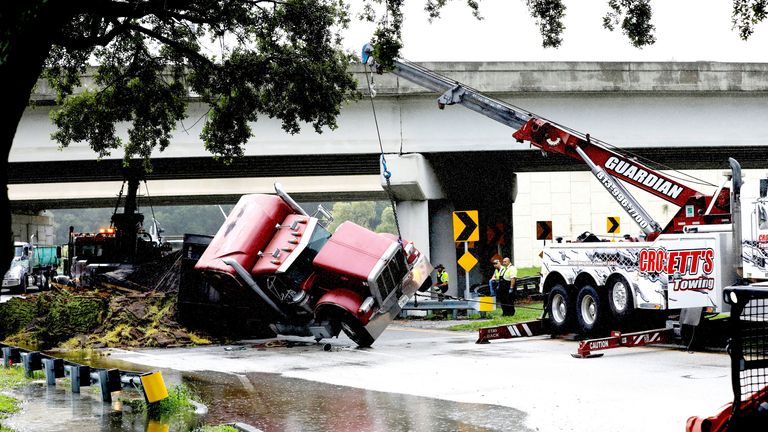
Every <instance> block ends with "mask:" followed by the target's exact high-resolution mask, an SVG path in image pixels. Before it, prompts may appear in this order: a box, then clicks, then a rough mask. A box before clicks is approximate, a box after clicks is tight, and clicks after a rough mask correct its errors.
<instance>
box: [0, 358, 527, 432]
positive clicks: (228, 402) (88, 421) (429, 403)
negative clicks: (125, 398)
mask: <svg viewBox="0 0 768 432" xmlns="http://www.w3.org/2000/svg"><path fill="white" fill-rule="evenodd" d="M71 360H75V359H74V358H73V359H71ZM76 361H78V362H80V363H83V364H88V363H90V364H91V365H92V366H98V367H118V368H120V369H124V370H134V371H142V370H147V368H146V367H141V366H136V365H133V364H130V363H126V362H122V361H115V360H111V359H110V358H109V357H106V358H103V357H102V358H98V359H92V360H89V361H84V360H83V359H77V360H76ZM162 372H163V376H164V377H166V383H167V384H168V385H169V386H171V385H173V384H177V383H179V382H183V383H184V384H186V385H187V386H189V387H190V388H191V389H192V390H193V392H194V393H196V394H197V395H199V398H200V399H201V402H203V403H204V404H206V405H207V406H208V410H209V411H208V414H207V415H206V416H205V417H204V418H202V419H199V418H196V417H194V416H191V417H190V418H186V419H174V420H173V421H166V422H165V423H158V422H155V421H152V420H148V419H147V418H146V416H145V415H143V414H138V413H130V412H125V411H121V410H120V409H119V408H120V407H119V406H114V405H115V404H113V405H110V404H103V403H102V402H101V399H100V394H99V393H98V391H97V390H91V389H89V388H87V387H84V388H83V390H82V391H83V393H82V394H81V395H73V394H72V393H71V392H70V391H69V390H68V389H65V386H64V385H63V384H62V383H61V382H59V383H58V384H57V386H56V387H51V388H48V387H47V386H46V385H45V383H35V384H33V385H30V386H27V387H26V388H24V389H22V390H20V391H19V392H17V395H18V394H20V395H21V396H22V399H23V400H24V401H25V402H24V405H23V410H24V411H23V412H22V413H21V414H19V415H15V416H13V417H11V418H10V419H7V420H5V422H6V423H7V425H8V426H10V427H13V428H15V429H16V430H18V431H19V432H26V431H52V432H53V431H72V430H76V431H78V432H97V431H110V432H111V431H140V432H146V431H168V432H174V431H188V430H193V429H194V428H195V427H197V426H198V425H199V421H200V420H202V422H204V423H205V424H220V423H231V422H234V421H240V422H244V423H248V424H251V425H253V426H255V427H257V428H259V429H262V430H263V431H265V432H273V431H277V432H283V431H286V432H293V431H297V432H299V431H300V432H312V431H336V432H347V431H349V432H353V431H354V432H357V431H361V430H365V431H372V432H378V431H381V432H389V431H430V432H431V431H436V430H451V431H464V432H482V431H502V430H504V431H509V430H513V431H529V430H530V429H527V428H526V427H525V426H524V425H523V421H524V419H525V413H523V412H521V411H519V410H515V409H513V408H507V407H501V406H495V405H482V404H467V403H457V402H449V401H443V400H437V399H431V398H424V397H417V396H410V395H403V394H395V393H385V392H376V391H369V390H362V389H357V388H352V387H344V386H336V385H330V384H323V383H317V382H313V381H306V380H301V379H296V378H286V377H282V376H280V375H275V374H263V373H248V374H247V375H235V374H224V373H215V372H192V373H188V372H185V373H179V372H176V371H169V370H162ZM371 379H376V378H375V377H371ZM113 399H114V400H118V398H117V394H114V395H113ZM4 424H5V423H4Z"/></svg>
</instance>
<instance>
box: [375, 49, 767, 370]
mask: <svg viewBox="0 0 768 432" xmlns="http://www.w3.org/2000/svg"><path fill="white" fill-rule="evenodd" d="M372 54H373V49H372V47H371V45H370V44H366V45H365V46H364V47H363V53H362V61H363V64H364V65H366V66H368V67H370V68H371V70H372V72H374V73H383V72H385V71H383V70H382V67H381V66H380V64H379V63H378V62H377V60H376V59H375V58H374V57H373V55H372ZM389 72H390V73H393V74H394V75H397V76H398V77H400V78H403V79H406V80H408V81H411V82H413V83H415V84H418V85H420V86H422V87H424V88H426V89H429V90H432V91H435V92H437V93H439V94H440V96H439V97H438V99H437V105H438V108H439V109H444V108H445V107H446V106H447V105H462V106H464V107H465V108H468V109H470V110H472V111H475V112H477V113H479V114H482V115H484V116H486V117H489V118H491V119H493V120H496V121H497V122H500V123H502V124H504V125H506V126H508V127H510V128H512V129H514V130H515V132H514V133H513V134H512V136H513V137H514V139H515V140H517V141H518V142H528V143H530V144H531V145H532V146H535V147H537V148H539V149H540V150H541V151H542V154H543V155H544V156H546V155H547V154H561V155H565V156H568V157H571V158H574V159H576V160H579V161H582V162H584V163H585V164H587V165H588V166H589V168H590V170H591V172H592V174H593V175H594V176H595V178H596V179H597V180H598V181H599V182H600V184H602V185H603V186H604V187H605V189H606V191H608V193H609V194H610V195H611V196H612V197H613V198H614V199H615V200H616V202H617V203H619V205H620V206H621V207H622V208H623V209H624V210H625V211H626V212H627V214H628V215H629V216H630V219H632V220H633V221H634V222H635V223H636V224H637V225H638V227H639V228H640V229H641V230H642V235H641V238H642V241H626V242H602V241H601V240H600V239H598V238H597V237H596V236H594V235H582V236H580V239H578V240H576V241H568V242H565V243H554V244H549V245H547V246H546V247H545V248H544V251H543V261H542V277H541V282H540V286H539V290H540V291H541V293H542V294H543V295H544V296H545V298H546V303H545V309H544V315H543V317H542V320H541V321H535V322H529V323H523V324H520V325H514V326H508V327H507V326H504V327H499V328H490V329H482V330H481V331H480V338H479V340H478V342H480V343H482V342H487V341H489V340H491V339H499V338H509V337H520V336H533V335H537V334H543V333H552V334H561V333H569V332H571V331H572V330H574V327H575V330H576V332H577V333H578V334H579V335H581V336H594V335H604V334H605V332H606V329H607V328H608V326H610V325H612V326H614V327H615V328H628V327H629V326H631V325H632V324H633V322H635V321H636V320H633V318H635V317H636V314H637V312H638V311H640V310H648V311H655V312H658V313H659V314H665V317H672V316H671V313H672V312H674V313H677V319H676V320H670V321H668V322H667V326H666V327H664V328H659V329H654V330H648V331H643V332H636V333H629V334H622V333H620V332H613V333H612V334H611V336H609V337H606V338H601V339H599V340H593V341H582V346H581V347H580V349H579V355H580V356H582V357H584V356H589V355H591V351H593V350H597V349H608V348H612V347H615V346H622V345H623V346H636V345H643V344H647V343H656V342H659V341H661V342H663V341H666V340H668V339H669V338H670V337H671V336H673V335H674V336H680V335H681V334H682V333H685V330H686V329H689V331H690V329H691V328H692V327H695V326H697V325H699V323H700V322H702V319H701V318H702V316H703V315H704V314H705V313H707V314H718V313H727V312H729V310H730V307H729V305H728V304H726V303H725V302H724V301H723V295H722V294H723V289H724V288H726V287H729V286H732V285H746V284H750V283H754V282H759V281H764V280H766V279H768V266H766V262H767V261H768V178H761V179H755V180H757V181H752V180H750V183H748V184H746V186H745V187H744V189H743V190H744V191H745V194H744V195H743V196H742V193H741V192H742V186H743V185H745V183H744V182H743V179H742V175H741V168H740V165H739V163H738V162H737V161H736V160H734V159H730V160H729V164H730V168H731V171H730V174H729V175H728V176H727V177H726V179H725V180H724V181H723V183H722V184H721V185H720V186H719V187H717V188H716V190H715V191H714V193H712V194H706V193H702V192H699V191H697V190H695V189H692V188H690V187H688V186H686V185H685V184H683V183H680V182H678V181H677V180H675V179H673V178H671V177H669V176H667V175H664V174H663V173H660V172H658V171H655V170H653V169H651V168H649V167H648V166H647V165H645V164H643V163H641V162H639V161H638V160H636V159H631V158H628V157H625V156H623V155H622V154H620V153H619V152H618V151H616V150H614V149H613V148H612V147H611V146H610V145H608V144H606V143H603V142H601V141H599V140H595V139H593V138H592V137H591V136H590V135H589V134H583V133H579V132H577V131H574V130H572V129H569V128H566V127H565V126H562V125H559V124H558V123H556V122H555V121H552V120H549V119H546V118H544V117H542V116H537V115H535V114H532V113H530V112H529V111H526V110H523V109H521V108H518V107H516V106H514V105H512V104H509V103H507V102H504V101H501V100H498V99H494V98H491V97H489V96H487V95H484V94H482V93H481V92H479V91H478V90H475V89H473V88H471V87H469V86H466V85H464V84H461V83H458V82H456V81H454V80H451V79H450V78H447V77H444V76H442V75H440V74H438V73H436V72H434V71H431V70H429V69H427V68H424V67H422V66H420V65H418V64H416V63H412V62H409V61H406V60H401V59H398V60H395V61H394V68H393V69H392V70H391V71H389ZM622 182H625V183H627V184H631V185H634V186H636V187H638V188H639V189H641V190H643V191H646V192H648V193H650V194H652V195H654V196H657V197H660V198H662V199H664V200H666V201H667V202H669V203H671V204H674V205H676V206H678V207H679V211H678V212H677V213H676V214H675V216H674V217H673V218H672V219H671V220H670V221H669V222H668V223H667V224H666V225H665V226H664V227H663V228H662V226H661V224H659V223H658V222H657V221H655V220H654V219H653V218H652V217H651V216H650V214H649V213H648V212H647V211H646V210H645V209H644V208H643V207H642V205H641V204H640V203H639V202H638V201H637V200H636V199H635V198H634V196H633V195H632V194H631V193H630V192H629V190H628V189H627V187H626V186H625V185H624V184H623V183H622ZM728 183H730V186H729V185H728ZM742 207H743V208H745V209H746V210H747V211H745V212H743V214H742V211H741V209H742ZM585 234H586V233H585ZM763 288H764V286H763ZM646 316H647V315H646Z"/></svg>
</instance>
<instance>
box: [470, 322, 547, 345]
mask: <svg viewBox="0 0 768 432" xmlns="http://www.w3.org/2000/svg"><path fill="white" fill-rule="evenodd" d="M547 333H549V332H548V330H547V328H546V324H545V323H544V321H543V320H540V319H537V320H532V321H525V322H521V323H517V324H509V325H503V326H498V327H485V328H481V329H480V330H479V335H478V338H477V341H476V342H475V343H478V344H486V343H490V341H492V340H494V339H513V338H521V337H531V336H539V335H543V334H547Z"/></svg>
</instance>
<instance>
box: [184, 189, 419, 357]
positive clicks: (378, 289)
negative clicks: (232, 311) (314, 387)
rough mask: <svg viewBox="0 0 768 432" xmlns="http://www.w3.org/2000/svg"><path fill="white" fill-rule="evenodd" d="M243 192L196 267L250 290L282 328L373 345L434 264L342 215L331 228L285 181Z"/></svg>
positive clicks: (221, 283)
mask: <svg viewBox="0 0 768 432" xmlns="http://www.w3.org/2000/svg"><path fill="white" fill-rule="evenodd" d="M275 191H276V192H277V195H276V196H275V195H263V194H252V195H244V196H243V197H241V198H240V201H239V202H238V203H237V205H236V206H235V208H234V209H233V210H232V212H230V214H229V216H228V217H227V219H226V221H225V222H224V225H223V226H222V227H221V228H220V229H219V231H218V233H216V236H215V237H214V238H213V240H212V241H211V243H210V245H209V246H208V247H207V249H206V250H205V252H204V253H203V255H202V256H201V257H200V260H199V261H198V263H197V264H196V265H195V269H196V270H198V271H200V272H201V273H202V275H203V278H204V279H205V280H206V281H207V282H208V283H210V284H211V286H213V287H214V288H215V289H217V290H228V291H231V292H232V291H234V292H237V291H242V290H244V289H245V290H252V291H253V292H255V293H256V294H257V296H258V298H259V301H260V302H261V303H263V306H264V308H263V310H262V311H255V313H264V314H266V315H268V316H266V317H261V318H263V319H264V320H265V321H266V322H269V323H271V324H270V327H271V329H272V330H273V331H274V332H275V333H277V334H282V335H296V336H313V337H314V338H315V339H316V340H318V341H319V340H321V339H324V338H332V337H335V336H338V335H339V333H340V332H341V331H342V330H343V331H344V332H345V333H346V334H347V336H349V338H350V339H352V340H353V341H354V342H355V343H356V344H357V345H359V346H363V347H365V346H370V345H371V344H372V343H373V342H374V341H375V340H376V338H378V337H379V335H381V333H382V332H383V331H384V329H385V328H386V327H387V325H389V324H390V323H391V322H392V320H393V319H394V318H395V317H396V316H397V315H398V314H399V313H400V311H401V309H402V307H403V305H404V304H405V303H406V302H407V301H408V299H409V298H410V297H411V296H412V295H413V294H414V293H415V292H416V290H418V289H419V288H421V287H422V286H423V285H428V284H430V283H431V280H430V276H429V275H430V273H431V271H432V266H431V264H430V263H429V261H428V260H427V259H426V257H425V256H424V255H422V254H421V253H420V252H419V251H418V250H417V249H416V248H415V247H414V245H413V243H412V242H406V241H402V243H401V242H400V241H399V240H398V238H397V237H396V236H394V235H391V234H379V233H375V232H372V231H370V230H368V229H366V228H363V227H361V226H359V225H356V224H354V223H352V222H344V223H342V224H341V225H339V227H338V228H337V229H336V231H335V232H334V233H333V234H331V233H330V232H328V230H326V229H325V227H324V226H323V224H322V223H321V221H320V220H319V219H318V218H316V217H314V216H310V215H309V214H307V212H305V211H304V209H302V208H301V207H300V206H299V205H298V204H297V203H296V202H295V201H294V200H293V199H292V198H291V197H290V196H289V195H288V194H287V193H285V192H284V191H283V190H282V188H281V187H280V185H279V184H275Z"/></svg>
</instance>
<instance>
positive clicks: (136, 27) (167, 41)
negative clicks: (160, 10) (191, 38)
mask: <svg viewBox="0 0 768 432" xmlns="http://www.w3.org/2000/svg"><path fill="white" fill-rule="evenodd" d="M127 26H128V28H129V29H130V30H134V31H137V32H139V33H142V34H145V35H147V36H149V37H151V38H153V39H156V40H158V41H159V42H162V43H164V44H166V45H168V46H170V47H173V48H174V49H177V50H179V51H181V52H182V53H184V54H186V56H187V58H189V59H190V60H196V61H198V62H201V63H206V64H208V65H211V66H212V65H213V62H211V60H210V59H208V57H205V56H204V55H202V54H200V53H199V52H197V51H195V50H193V49H191V48H189V47H188V46H185V45H184V44H180V43H178V42H177V41H175V40H173V39H170V38H167V37H165V36H163V35H161V34H160V33H157V32H156V31H153V30H150V29H148V28H144V27H142V26H139V25H136V24H128V25H127Z"/></svg>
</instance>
